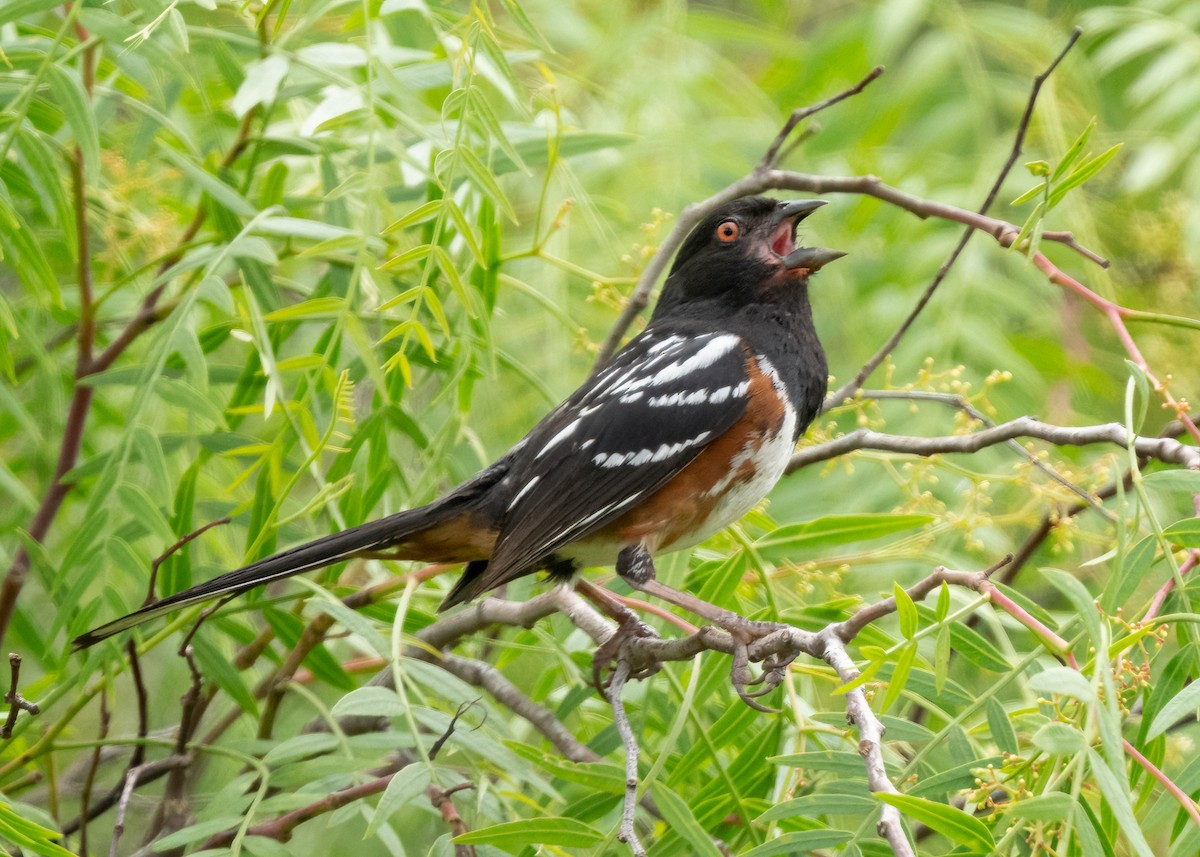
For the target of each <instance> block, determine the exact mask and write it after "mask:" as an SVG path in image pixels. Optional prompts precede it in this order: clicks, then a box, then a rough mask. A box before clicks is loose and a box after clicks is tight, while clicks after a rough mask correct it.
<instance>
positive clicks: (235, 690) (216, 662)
mask: <svg viewBox="0 0 1200 857" xmlns="http://www.w3.org/2000/svg"><path fill="white" fill-rule="evenodd" d="M192 648H193V649H194V650H195V652H196V663H197V665H199V667H200V671H201V672H202V673H204V677H205V678H207V679H209V680H211V681H213V682H214V683H215V684H216V685H217V687H219V688H221V690H223V691H225V692H226V693H228V694H229V696H230V697H231V698H232V699H233V701H234V702H236V703H237V704H238V707H239V708H241V709H242V711H244V712H246V713H247V714H249V715H250V716H251V717H258V702H257V701H256V700H255V699H254V694H253V693H251V691H250V688H249V687H247V686H246V683H245V682H244V681H243V680H242V674H241V673H240V672H239V671H238V668H237V667H236V666H235V665H234V663H233V659H232V658H231V657H230V656H229V654H227V653H225V652H222V651H221V650H220V649H219V648H217V646H215V645H214V644H213V643H211V642H209V638H208V637H207V636H206V635H204V634H197V635H196V636H194V637H192Z"/></svg>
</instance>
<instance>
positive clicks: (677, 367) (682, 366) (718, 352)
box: [650, 333, 741, 386]
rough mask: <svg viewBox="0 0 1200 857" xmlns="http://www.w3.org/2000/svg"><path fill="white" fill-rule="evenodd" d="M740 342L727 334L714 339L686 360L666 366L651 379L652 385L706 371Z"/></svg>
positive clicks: (735, 337) (730, 334)
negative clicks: (698, 371) (700, 370)
mask: <svg viewBox="0 0 1200 857" xmlns="http://www.w3.org/2000/svg"><path fill="white" fill-rule="evenodd" d="M740 342H741V340H740V339H739V338H738V337H737V336H734V335H733V334H732V333H725V334H722V335H720V336H717V337H714V338H713V339H712V340H711V341H710V342H708V343H707V344H705V345H704V346H703V347H702V348H701V349H700V350H699V351H697V352H696V353H695V354H693V355H692V356H691V357H689V358H687V359H686V360H680V361H677V362H675V363H672V364H671V365H670V366H664V367H663V368H662V369H660V370H659V371H658V374H657V375H655V376H654V377H653V378H652V379H651V381H650V383H651V384H653V385H655V386H658V385H659V384H666V383H667V382H669V381H674V380H675V379H676V378H682V377H684V376H685V375H688V374H689V373H691V372H695V371H696V370H697V369H704V368H705V367H707V366H711V365H712V364H714V363H716V362H717V361H718V360H720V359H721V358H722V357H724V356H725V355H726V354H728V353H729V352H730V351H732V350H733V349H735V348H737V347H738V345H739V343H740Z"/></svg>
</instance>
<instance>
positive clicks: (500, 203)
mask: <svg viewBox="0 0 1200 857" xmlns="http://www.w3.org/2000/svg"><path fill="white" fill-rule="evenodd" d="M455 154H456V155H457V156H458V158H459V159H460V160H461V161H462V164H463V166H464V167H466V168H467V172H469V173H470V174H471V178H473V179H475V182H476V183H477V184H478V185H479V190H480V191H481V192H482V193H483V194H485V195H486V196H487V197H488V199H490V200H491V201H492V202H494V203H495V204H496V207H497V208H499V209H500V210H501V211H503V212H504V214H505V215H506V216H507V217H508V219H509V220H511V221H512V222H513V223H517V222H518V220H517V212H516V210H515V209H513V207H512V203H511V202H509V201H508V197H507V196H506V195H505V193H504V191H503V190H501V189H500V184H499V183H498V182H497V181H496V177H495V176H493V175H492V174H491V172H490V171H489V170H488V168H487V167H486V166H485V165H484V163H483V161H481V160H479V156H478V155H476V154H475V153H474V152H472V151H471V148H470V147H469V146H463V147H461V148H459V149H456V150H455Z"/></svg>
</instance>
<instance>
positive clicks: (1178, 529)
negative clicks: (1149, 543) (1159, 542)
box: [1163, 518, 1200, 548]
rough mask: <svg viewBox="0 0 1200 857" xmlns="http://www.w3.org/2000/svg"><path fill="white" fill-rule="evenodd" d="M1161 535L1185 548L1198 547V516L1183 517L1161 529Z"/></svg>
mask: <svg viewBox="0 0 1200 857" xmlns="http://www.w3.org/2000/svg"><path fill="white" fill-rule="evenodd" d="M1163 536H1165V537H1166V539H1167V541H1169V542H1171V543H1172V544H1176V545H1179V546H1180V547H1185V548H1197V547H1200V518H1184V519H1183V520H1182V521H1176V522H1175V523H1173V524H1171V525H1170V526H1169V527H1167V528H1166V529H1164V530H1163Z"/></svg>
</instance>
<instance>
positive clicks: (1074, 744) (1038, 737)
mask: <svg viewBox="0 0 1200 857" xmlns="http://www.w3.org/2000/svg"><path fill="white" fill-rule="evenodd" d="M1033 743H1034V746H1036V747H1037V748H1038V749H1041V750H1044V751H1046V752H1047V753H1050V754H1051V755H1053V756H1074V755H1076V754H1078V753H1082V752H1083V751H1084V750H1086V749H1087V739H1086V738H1085V737H1084V735H1083V733H1082V732H1080V731H1079V730H1078V729H1076V728H1075V727H1074V726H1072V725H1070V724H1069V723H1059V722H1058V721H1051V722H1049V723H1047V724H1046V725H1045V726H1043V727H1042V728H1041V729H1039V730H1038V731H1037V732H1035V733H1034V734H1033Z"/></svg>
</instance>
